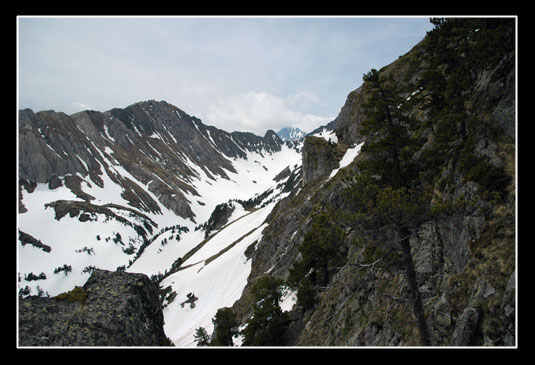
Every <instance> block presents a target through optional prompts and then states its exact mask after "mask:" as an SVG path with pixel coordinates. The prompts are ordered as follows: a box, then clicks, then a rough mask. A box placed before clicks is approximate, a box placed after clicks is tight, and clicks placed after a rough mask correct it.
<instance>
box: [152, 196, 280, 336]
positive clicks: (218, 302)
mask: <svg viewBox="0 0 535 365" xmlns="http://www.w3.org/2000/svg"><path fill="white" fill-rule="evenodd" d="M274 205H275V204H270V205H268V206H266V207H264V208H262V209H259V210H257V211H256V212H253V213H250V214H249V215H247V216H245V217H243V218H242V219H240V220H238V221H234V222H233V223H232V224H229V225H227V227H226V228H225V229H223V230H221V231H220V232H218V233H217V234H216V235H215V236H213V237H212V239H211V240H210V241H208V242H207V243H206V244H205V246H203V247H202V248H201V249H200V250H199V251H198V252H196V253H195V254H194V255H193V256H192V257H191V258H190V259H189V260H188V261H187V262H186V263H185V265H188V264H194V265H193V266H191V267H189V268H187V269H184V270H181V271H178V272H177V273H175V274H173V275H170V276H169V277H168V278H166V279H165V280H163V281H162V283H161V286H162V287H163V288H165V287H167V286H169V285H171V287H172V290H173V291H175V292H176V293H177V297H176V298H175V300H174V301H173V302H172V303H171V304H169V306H167V307H166V308H164V318H165V327H164V329H165V332H166V334H167V336H168V337H169V338H170V339H171V340H172V341H173V342H174V343H175V345H176V346H195V345H196V344H195V341H194V338H193V335H194V334H195V331H196V329H197V328H199V327H204V328H205V329H206V330H207V331H208V333H211V332H212V331H213V324H212V318H213V317H214V316H215V314H216V312H217V310H218V309H219V308H223V307H230V306H232V304H234V302H235V301H236V300H238V299H239V297H240V296H241V293H242V291H243V288H244V287H245V285H246V284H247V277H248V276H249V273H250V271H251V261H250V260H247V258H246V257H245V255H244V252H245V250H246V249H247V247H249V246H250V245H251V244H253V243H254V242H255V241H259V240H260V239H261V237H262V230H263V229H264V228H265V227H266V226H267V224H265V223H263V222H264V220H265V219H266V217H267V216H268V214H269V213H270V212H271V210H272V209H273V207H274ZM240 239H241V240H240ZM232 244H234V245H233V246H232V247H231V248H230V249H229V250H228V251H226V252H225V253H224V254H223V255H220V256H218V257H217V258H215V259H214V260H213V261H211V262H209V263H206V262H205V260H207V259H209V258H211V257H213V256H214V255H216V254H217V253H219V252H220V251H221V250H223V249H225V248H227V247H228V246H229V245H232ZM188 293H193V294H194V295H195V296H196V297H198V300H197V301H196V302H195V307H194V308H191V307H190V305H189V304H187V303H186V304H184V306H183V307H182V306H181V305H180V303H183V302H184V301H186V300H187V294H188Z"/></svg>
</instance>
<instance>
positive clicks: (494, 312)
mask: <svg viewBox="0 0 535 365" xmlns="http://www.w3.org/2000/svg"><path fill="white" fill-rule="evenodd" d="M432 21H433V22H434V24H435V25H436V27H435V29H434V30H433V31H432V32H430V33H429V34H428V35H427V36H426V38H424V40H422V42H420V43H418V44H417V45H415V46H414V47H413V49H411V50H410V51H409V52H408V53H407V54H405V55H403V56H401V57H400V58H398V59H397V60H396V61H394V62H393V63H391V64H389V65H387V66H384V67H383V68H381V69H380V70H378V71H377V70H374V69H372V70H371V71H370V72H369V73H368V74H366V75H365V76H364V77H363V81H364V83H363V84H362V85H361V86H360V87H358V88H357V89H355V90H354V91H352V92H351V93H349V95H348V97H347V99H346V103H345V104H344V106H343V107H342V109H341V111H340V114H339V115H338V117H337V118H336V119H335V120H334V121H332V122H331V123H329V124H328V125H327V126H325V127H320V128H318V129H317V130H316V131H314V132H313V133H312V135H310V136H307V138H305V139H303V140H302V141H301V142H299V143H295V142H294V143H279V142H278V141H280V138H279V137H277V136H274V134H275V133H274V132H268V133H266V135H265V136H264V137H258V136H256V138H253V137H251V136H250V135H248V134H234V135H233V134H231V133H228V132H224V131H222V132H219V131H218V130H217V129H216V128H213V127H209V126H204V125H203V124H202V123H201V122H200V121H199V120H197V119H196V118H194V117H189V116H186V115H185V113H184V115H183V114H182V113H181V112H179V111H177V110H176V109H173V108H171V107H169V106H167V105H164V104H157V103H155V102H152V104H151V102H150V101H149V102H141V103H139V104H138V105H136V106H133V107H132V108H130V109H129V110H124V109H121V110H116V111H114V112H113V113H111V112H110V113H108V114H106V113H100V114H99V113H91V112H87V113H86V114H81V115H79V116H76V117H75V118H74V119H76V123H79V124H80V125H82V124H83V125H84V126H85V127H83V128H80V131H79V132H78V131H77V130H78V127H76V123H75V122H74V121H70V122H69V117H68V116H65V115H60V114H59V113H58V115H55V114H53V113H51V112H46V113H44V114H42V115H40V116H39V118H38V117H35V116H32V114H29V113H27V114H28V116H27V119H25V123H23V124H21V127H20V131H21V135H22V136H23V137H24V138H26V141H29V142H33V143H37V147H39V148H37V147H35V146H34V148H33V149H32V148H29V149H28V150H27V151H26V152H25V154H24V158H23V159H22V160H23V161H26V160H27V159H28V158H29V157H30V156H31V157H35V158H37V160H36V161H37V162H35V163H36V164H37V166H36V168H37V169H41V170H42V171H48V170H47V168H49V169H50V170H51V171H54V170H53V169H54V168H57V169H63V170H68V169H71V171H75V173H74V174H72V175H60V174H57V176H56V177H55V178H54V177H49V178H48V181H46V182H39V183H37V182H35V181H33V180H31V179H29V178H28V176H29V174H31V170H25V173H26V174H28V176H26V178H23V179H21V181H20V182H19V183H20V185H19V196H20V200H21V202H22V203H24V204H25V205H26V208H27V209H26V211H24V212H23V211H21V214H20V215H19V221H20V222H22V223H23V224H22V225H21V227H19V229H21V234H20V235H19V236H20V238H19V242H20V243H21V244H20V245H19V252H20V259H19V288H20V290H21V292H22V293H21V294H23V295H28V293H29V292H30V291H31V293H30V294H34V293H35V291H36V290H37V291H38V293H39V289H41V295H43V293H42V291H43V288H44V290H50V291H51V292H52V289H54V290H56V292H57V290H59V289H63V290H61V291H65V290H66V289H65V286H63V287H61V285H67V284H68V285H71V287H69V288H68V289H71V288H72V285H73V284H76V283H80V284H77V285H81V284H82V283H83V280H85V279H86V277H87V273H86V271H87V272H88V271H91V270H92V268H91V265H97V264H98V265H101V266H106V265H107V266H106V267H103V268H104V269H106V268H108V269H110V268H111V269H114V268H116V270H117V271H121V270H126V271H132V272H143V273H145V274H146V275H148V276H151V278H152V280H154V281H156V282H157V283H158V284H159V285H160V290H161V302H162V306H163V307H164V308H163V314H164V318H165V332H166V335H167V336H168V337H169V338H170V339H171V340H172V341H173V342H174V343H175V344H177V345H179V346H195V342H196V339H198V338H199V337H198V335H199V334H200V333H202V331H199V330H200V329H201V328H204V329H205V335H204V336H203V341H202V343H203V344H207V343H209V342H211V344H212V345H219V346H221V345H223V343H222V342H218V341H220V339H221V335H222V334H223V335H224V334H225V333H226V334H227V335H228V336H227V339H226V341H225V342H224V345H225V346H227V345H234V346H239V345H243V344H247V345H250V344H252V345H258V346H265V345H274V344H276V345H277V346H279V345H283V346H421V345H422V344H424V345H426V346H427V345H432V346H484V345H485V346H506V347H511V346H515V343H516V341H517V338H516V336H517V333H516V325H517V322H516V292H517V287H516V278H517V268H516V244H515V230H516V227H515V221H516V217H515V204H516V181H515V178H514V177H515V174H516V165H515V151H516V149H515V148H516V145H515V143H516V140H515V136H516V135H515V133H514V131H515V128H516V125H515V114H514V113H513V112H512V111H513V110H515V100H516V99H515V93H516V88H515V84H516V78H515V76H516V70H515V62H514V51H515V50H514V42H512V40H513V41H514V34H515V28H514V21H513V22H512V21H511V19H453V20H448V21H445V20H440V19H433V20H432ZM489 44H491V45H493V47H492V52H491V53H492V54H489V50H488V45H489ZM151 105H152V106H151ZM36 114H38V113H36ZM34 115H35V114H34ZM156 115H157V116H158V118H155V116H156ZM175 118H176V119H175ZM71 119H72V118H71ZM156 119H158V120H159V123H156V124H154V121H155V120H156ZM178 119H180V121H179V120H178ZM47 121H48V123H49V127H48V128H47V129H46V130H45V127H44V126H45V125H47V124H46V122H47ZM61 121H66V122H67V123H72V124H71V125H70V126H69V128H66V129H65V133H71V134H72V135H73V136H77V138H79V139H80V141H81V143H80V144H81V146H82V147H83V148H82V149H83V150H85V152H83V151H82V150H79V151H78V150H76V149H75V146H71V145H70V144H69V141H68V140H65V138H62V137H61V133H59V131H58V128H57V126H58V125H59V124H60V122H61ZM110 121H121V122H120V123H110ZM172 121H177V123H176V125H175V124H172V123H170V122H172ZM385 122H390V125H388V123H386V124H385ZM39 123H40V124H39ZM381 123H383V124H381ZM179 127H180V130H181V136H182V137H180V138H181V139H180V141H181V142H183V143H173V138H175V139H177V138H178V134H176V135H175V134H173V133H172V132H169V130H171V129H173V128H177V129H178V128H179ZM393 127H395V128H397V129H396V131H397V132H398V133H391V132H392V128H393ZM54 128H55V129H56V132H55V131H54ZM39 129H40V130H39ZM84 130H85V131H86V132H84ZM36 131H37V132H36ZM88 133H93V135H94V138H95V139H97V140H99V141H100V142H99V143H100V145H98V144H97V143H96V142H95V145H98V146H100V148H101V149H102V150H100V149H99V148H98V147H96V146H95V145H93V144H92V143H90V142H86V139H85V138H86V137H84V136H87V135H88ZM136 135H137V136H144V139H143V141H140V142H139V143H137V144H136V143H134V142H135V141H138V139H137V137H136ZM184 136H186V137H184ZM36 140H37V141H40V142H35V141H36ZM87 140H88V141H89V138H88V139H87ZM177 141H178V140H177ZM177 141H175V142H177ZM130 142H132V143H130ZM49 143H50V144H49ZM199 143H200V144H204V145H206V146H210V148H209V150H208V151H207V152H206V155H204V156H195V155H194V154H195V153H198V152H197V150H198V147H199V146H197V144H199ZM134 147H136V148H137V152H136V150H135V149H134ZM256 147H258V148H256ZM294 147H295V149H294ZM398 148H399V149H398ZM36 151H46V154H45V157H46V159H48V158H50V159H51V161H48V162H47V161H46V159H45V161H44V162H43V161H42V160H39V159H38V157H36V155H35V152H36ZM77 151H78V152H79V154H80V155H79V156H80V157H77V156H78V152H77ZM223 151H226V152H225V153H223ZM298 151H299V152H298ZM32 152H34V154H32ZM72 152H74V153H75V156H72V155H71V157H67V155H68V154H69V153H72ZM212 152H213V153H214V155H215V154H218V155H219V158H220V159H221V162H222V163H223V165H228V164H230V165H232V168H233V169H234V171H236V172H237V173H234V172H232V171H231V170H230V169H226V168H223V167H221V166H219V165H217V164H216V165H213V166H212V165H211V164H210V162H211V161H210V157H209V156H210V153H212ZM219 153H220V154H219ZM62 156H65V158H64V157H62ZM396 158H397V161H396ZM136 159H137V160H136ZM166 159H167V160H166ZM132 160H133V161H132ZM172 161H180V162H179V163H178V166H179V167H176V166H174V165H173V164H174V162H172ZM225 161H226V162H225ZM40 162H42V163H43V166H40V165H39V163H40ZM51 162H53V163H51ZM378 162H383V163H382V164H380V163H378ZM47 163H48V165H49V166H48V167H47V165H46V164H47ZM173 166H174V167H173ZM218 167H219V169H218ZM388 167H390V168H388ZM173 168H174V170H173ZM396 168H397V169H396ZM168 169H169V170H168ZM42 171H34V173H36V175H39V174H37V172H39V173H40V174H41V172H42ZM169 171H171V172H169ZM99 172H100V173H99ZM41 175H46V174H44V173H42V174H41ZM225 175H226V177H225ZM399 176H401V178H400V179H395V177H399ZM393 177H394V178H393ZM394 180H395V181H394ZM402 180H405V181H406V182H407V184H406V185H403V184H401V183H400V181H402ZM181 184H185V185H187V186H183V185H181ZM396 184H397V185H396ZM104 186H105V187H106V191H104V189H103V187H104ZM400 186H401V187H400ZM112 193H113V194H112ZM173 194H175V195H174V196H173ZM236 194H240V196H239V197H236ZM111 198H113V199H111ZM244 199H249V200H247V201H245V200H244ZM163 202H168V203H166V204H163ZM178 202H183V203H184V204H185V205H186V206H185V207H183V208H180V207H175V209H174V210H172V209H168V208H167V207H166V206H168V207H170V208H172V207H173V206H174V204H178ZM22 203H21V204H22ZM110 203H114V204H110ZM126 207H128V209H125V208H126ZM187 207H189V209H191V211H192V213H194V214H195V215H193V214H190V213H189V212H188V211H187ZM43 208H44V209H43ZM216 208H217V209H216ZM179 213H180V214H182V216H181V215H179ZM192 218H193V220H192ZM204 222H205V224H204ZM88 227H91V228H88ZM86 229H87V231H85V232H84V230H86ZM58 232H61V235H58ZM80 232H82V233H83V234H82V233H80ZM95 235H96V237H95ZM402 243H403V245H404V246H403V245H402ZM407 247H409V250H406V248H407ZM407 251H408V252H407ZM132 255H136V257H135V260H131V259H130V260H129V258H130V257H133V256H132ZM119 258H120V259H119ZM114 260H115V261H114ZM107 261H109V262H107ZM127 261H128V263H127ZM71 264H72V267H71ZM53 268H55V270H54V272H52V269H53ZM73 268H74V269H73ZM162 271H163V272H162ZM80 272H82V274H80ZM23 277H24V278H23ZM36 284H40V285H42V286H41V288H39V286H36ZM25 285H26V286H27V287H28V291H26V290H25V289H24V286H25ZM30 287H31V288H30ZM414 303H420V307H419V308H417V306H416V305H415V304H414ZM266 314H267V315H266ZM222 319H227V320H226V321H225V320H222ZM270 319H276V320H274V322H273V323H274V324H273V325H272V324H271V323H270V322H269V321H270ZM248 326H252V327H251V328H260V329H261V330H259V331H257V332H258V336H252V335H255V333H252V332H251V331H246V330H244V329H246V328H247V327H248ZM208 333H211V334H212V335H211V336H209V335H208ZM273 334H276V336H275V337H273ZM261 335H264V336H263V337H262V336H261ZM251 336H252V337H251ZM270 341H271V342H270ZM198 344H200V342H199V343H198Z"/></svg>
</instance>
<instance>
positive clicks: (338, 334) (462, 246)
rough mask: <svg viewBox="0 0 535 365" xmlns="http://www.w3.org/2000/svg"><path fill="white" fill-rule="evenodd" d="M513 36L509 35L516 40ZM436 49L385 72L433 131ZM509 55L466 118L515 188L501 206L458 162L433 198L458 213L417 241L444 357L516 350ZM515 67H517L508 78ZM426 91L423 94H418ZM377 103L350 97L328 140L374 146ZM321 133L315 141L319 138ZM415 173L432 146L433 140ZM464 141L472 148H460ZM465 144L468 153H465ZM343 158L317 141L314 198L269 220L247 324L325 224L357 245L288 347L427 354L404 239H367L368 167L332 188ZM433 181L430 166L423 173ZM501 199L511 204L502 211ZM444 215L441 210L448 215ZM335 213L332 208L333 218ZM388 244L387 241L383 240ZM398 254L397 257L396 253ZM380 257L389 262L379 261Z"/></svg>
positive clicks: (442, 176)
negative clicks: (431, 80)
mask: <svg viewBox="0 0 535 365" xmlns="http://www.w3.org/2000/svg"><path fill="white" fill-rule="evenodd" d="M512 29H513V28H509V31H512ZM423 46H424V44H419V45H417V46H415V47H414V48H413V50H411V51H410V52H409V53H407V54H406V55H405V56H403V57H400V58H399V59H398V60H397V61H395V62H394V63H392V64H390V65H388V66H385V67H384V68H382V69H381V70H380V71H379V72H380V74H381V75H384V77H385V79H388V80H391V81H392V82H394V83H396V84H397V85H399V86H403V85H406V86H404V87H405V89H400V90H403V91H402V92H400V96H401V97H402V98H403V100H405V102H407V101H409V97H410V101H411V102H412V103H414V104H411V105H412V106H411V108H410V110H409V111H408V114H409V115H410V116H411V118H414V119H415V120H417V121H419V122H420V123H422V125H426V124H425V123H427V122H429V120H430V116H431V115H432V114H431V111H430V108H429V107H428V105H427V101H428V100H429V99H430V96H431V95H430V92H429V91H428V90H426V89H425V88H424V89H417V88H416V87H415V86H414V85H417V83H416V81H418V79H419V78H420V77H422V73H423V71H425V70H428V68H429V64H428V57H429V54H428V53H426V51H425V48H424V47H423ZM511 55H512V53H509V54H505V55H504V57H503V58H502V59H500V60H497V61H496V62H495V64H493V66H492V67H490V66H488V67H487V68H485V69H482V68H480V66H478V65H471V67H473V69H472V70H471V72H473V78H472V81H473V84H472V86H473V87H472V88H471V89H470V92H466V93H465V94H464V95H463V101H464V107H465V108H466V110H467V111H468V112H469V113H470V115H477V116H478V118H479V119H480V120H481V121H485V122H486V123H487V124H484V123H480V124H477V126H478V128H474V129H473V130H471V138H473V141H472V143H473V153H474V155H475V156H478V157H484V160H486V161H489V164H491V165H492V166H495V167H496V168H498V167H500V168H501V167H503V168H504V171H505V172H504V173H505V174H506V175H508V176H510V177H511V180H509V182H508V183H507V185H506V186H505V187H504V188H503V191H501V195H496V196H495V197H494V198H489V196H488V194H487V193H486V192H485V189H487V188H486V186H490V184H488V185H485V184H483V182H484V181H482V180H474V179H471V178H470V176H469V175H468V174H467V171H466V170H465V169H463V168H462V166H461V165H460V164H459V163H458V161H457V159H456V156H457V155H456V154H455V153H452V154H451V156H448V158H446V159H444V161H445V162H444V163H442V164H441V165H440V170H439V174H437V179H435V180H433V182H432V184H430V187H431V188H432V189H433V194H434V196H435V198H434V199H435V200H433V201H432V204H437V203H443V202H461V203H462V204H460V205H453V204H450V205H449V207H448V209H447V211H444V214H441V215H440V216H436V217H429V220H428V221H422V222H413V227H414V228H413V229H412V230H411V231H410V233H409V240H410V246H411V254H412V259H413V265H414V270H415V275H416V280H417V282H418V290H419V293H420V295H421V297H422V303H423V308H424V312H425V316H426V321H427V326H428V327H429V328H428V329H429V333H430V337H431V343H432V345H434V346H515V343H516V338H515V336H516V333H515V329H516V327H515V326H516V303H515V293H516V287H515V279H516V268H515V256H516V253H515V229H516V228H515V209H514V207H515V200H516V188H515V182H514V176H515V171H516V170H515V168H514V164H515V163H514V162H515V157H514V153H515V148H514V138H515V135H516V134H515V115H514V112H513V110H515V91H514V81H513V80H514V75H515V69H514V65H513V64H511V63H507V62H508V60H510V57H511ZM505 65H509V66H507V67H505ZM412 83H414V85H413V84H412ZM369 98H370V94H369V92H368V91H367V90H366V88H364V87H360V88H358V89H356V90H355V91H353V92H352V93H350V94H349V95H348V97H347V101H346V104H345V105H344V107H343V108H342V110H341V111H340V114H339V116H338V117H337V118H336V119H335V120H334V121H333V122H331V123H330V124H329V125H328V126H327V129H328V130H335V131H336V135H337V137H338V145H342V144H345V145H353V144H355V143H361V142H365V143H367V142H368V141H373V138H374V137H373V136H368V135H366V136H365V134H364V133H362V132H363V129H364V127H363V125H362V122H363V121H366V120H367V118H370V112H369V111H368V110H367V108H366V107H365V104H366V102H367V100H369ZM312 133H314V132H312ZM420 137H422V138H425V141H426V142H425V143H423V145H422V148H421V150H420V151H419V153H418V154H415V155H414V159H415V161H423V160H424V159H423V158H421V156H422V154H424V153H426V152H427V151H426V149H427V148H429V146H430V145H431V144H432V142H433V141H432V138H433V137H434V135H433V133H432V131H431V129H430V128H429V129H427V130H423V131H422V134H421V136H420ZM459 140H460V139H459ZM456 143H459V141H456ZM334 152H336V151H335V148H334V147H333V146H330V145H329V144H328V143H327V142H326V141H325V140H322V139H320V138H313V137H308V138H307V139H306V140H305V143H304V146H303V166H302V169H303V186H302V189H301V190H300V191H299V193H298V194H296V195H294V196H290V197H289V198H287V199H284V200H282V201H281V202H279V204H278V205H277V206H276V207H275V208H274V209H273V211H272V212H271V214H270V216H269V217H268V218H267V220H266V221H267V222H268V223H269V225H268V226H267V227H266V229H265V230H264V231H263V232H262V233H263V235H262V239H261V240H260V241H259V242H258V244H257V248H256V250H255V252H254V254H253V255H252V265H251V266H252V268H251V274H250V276H249V278H248V284H247V286H246V287H245V289H244V292H243V294H242V297H241V298H240V299H239V300H238V301H237V302H236V303H235V304H234V305H233V310H234V311H235V312H236V313H237V314H238V316H239V318H240V321H241V323H244V320H245V319H247V318H249V317H250V316H251V313H252V311H251V309H250V308H251V306H252V304H251V302H250V301H251V300H250V299H249V298H250V297H251V295H250V290H251V288H252V286H253V285H254V283H255V281H256V280H257V279H258V278H259V277H261V276H262V275H265V273H266V272H268V273H269V274H270V275H272V276H275V277H277V278H281V279H286V278H288V277H289V272H290V270H291V269H292V265H293V263H295V262H299V261H301V260H302V254H301V252H300V251H299V246H300V245H302V244H303V242H304V240H305V236H306V235H307V234H308V233H309V232H312V231H313V229H314V228H313V224H312V218H313V217H314V214H315V212H317V211H320V212H322V213H323V214H328V217H329V220H331V221H332V222H335V223H336V224H340V226H341V227H343V228H344V230H345V232H346V233H347V236H346V238H345V239H344V240H343V242H341V243H340V244H339V245H338V246H339V250H340V252H343V253H345V257H346V259H345V260H346V261H345V263H344V264H341V265H339V264H336V267H334V266H335V265H333V268H332V272H333V273H332V276H331V280H330V282H329V285H327V286H322V287H317V289H315V292H314V295H316V302H315V304H314V306H313V307H311V308H306V309H305V308H303V307H302V306H300V304H299V301H298V302H297V304H296V305H295V306H294V307H293V309H292V310H291V311H290V313H289V315H290V318H291V322H290V324H289V326H288V328H287V330H286V333H285V334H284V336H283V341H284V344H285V345H287V346H419V345H420V344H421V339H420V338H419V328H418V327H417V325H416V321H415V319H416V316H415V313H414V312H415V311H414V306H413V304H412V301H411V298H410V297H409V296H408V294H407V293H408V292H409V282H408V279H407V273H406V269H405V266H404V265H403V262H402V260H401V256H400V254H399V252H400V251H399V248H398V247H399V242H400V240H399V236H397V233H395V232H392V233H388V234H382V233H381V235H379V234H378V232H377V231H375V232H374V235H375V234H377V237H375V236H372V235H368V234H367V232H363V231H359V228H358V227H357V226H356V225H355V223H354V221H353V220H352V219H349V220H345V218H343V217H344V214H347V213H350V214H351V213H352V211H351V208H349V207H350V204H348V200H349V199H347V198H344V192H346V191H347V188H348V186H351V184H352V181H351V179H353V178H355V179H358V177H359V166H358V162H359V161H361V162H362V161H366V159H368V158H370V155H371V153H369V152H366V151H363V152H361V154H360V155H359V156H358V157H357V159H356V160H355V162H353V163H351V164H350V165H348V167H347V168H345V169H343V170H341V171H340V172H342V173H339V174H337V175H336V176H334V177H333V178H331V179H330V180H329V181H326V178H327V176H328V175H329V173H330V171H331V170H332V168H335V167H338V166H337V162H338V158H337V156H336V154H335V153H334ZM419 168H420V170H421V171H422V172H425V166H424V165H422V166H420V167H419ZM498 196H500V197H501V198H500V199H498ZM437 206H438V205H437ZM326 207H327V208H326ZM378 238H382V239H378ZM390 249H392V251H389V250H390ZM375 250H377V251H375Z"/></svg>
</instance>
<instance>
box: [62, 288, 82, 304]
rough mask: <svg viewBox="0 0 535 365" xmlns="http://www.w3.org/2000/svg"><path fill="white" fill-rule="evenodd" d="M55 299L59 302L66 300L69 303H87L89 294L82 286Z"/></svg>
mask: <svg viewBox="0 0 535 365" xmlns="http://www.w3.org/2000/svg"><path fill="white" fill-rule="evenodd" d="M54 298H56V299H58V300H66V301H68V302H80V303H85V301H86V299H87V292H86V291H85V290H84V289H83V288H82V287H80V286H75V287H74V289H73V290H71V291H69V292H65V293H61V294H58V295H56V296H55V297H54Z"/></svg>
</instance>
